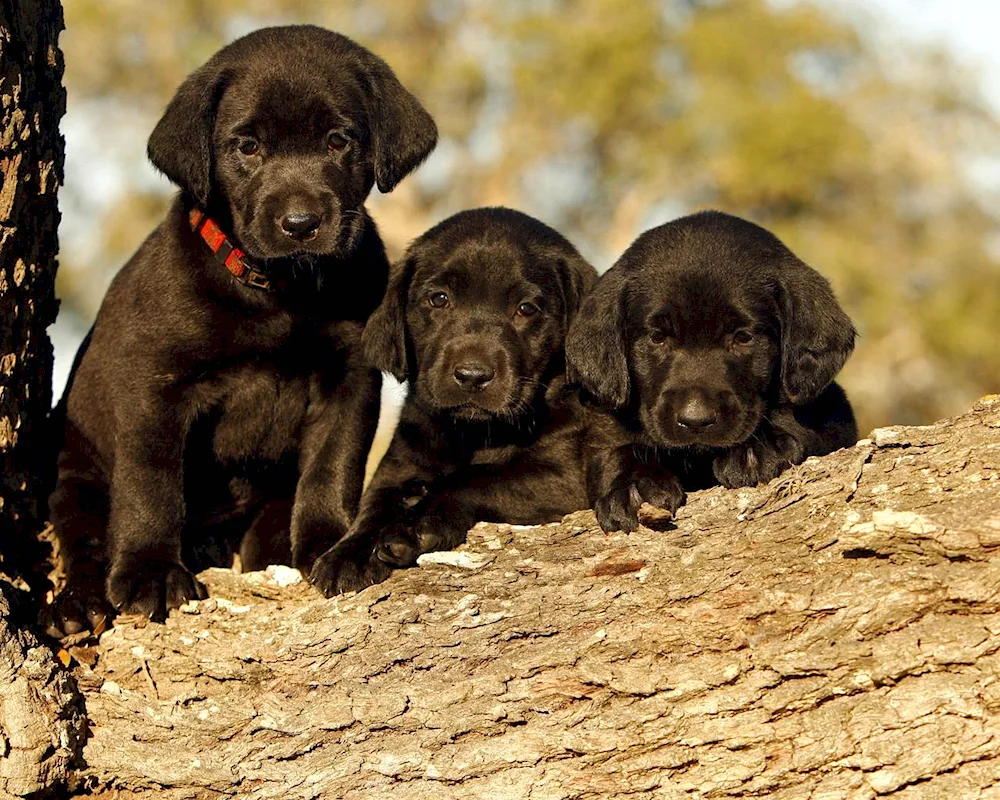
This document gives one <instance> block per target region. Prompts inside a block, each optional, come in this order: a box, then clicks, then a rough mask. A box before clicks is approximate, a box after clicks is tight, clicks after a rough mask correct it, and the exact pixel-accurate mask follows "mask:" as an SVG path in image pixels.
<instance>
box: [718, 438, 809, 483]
mask: <svg viewBox="0 0 1000 800" xmlns="http://www.w3.org/2000/svg"><path fill="white" fill-rule="evenodd" d="M804 456H805V452H804V451H803V449H802V445H800V444H799V442H798V440H797V439H794V438H793V437H791V436H784V435H782V436H778V437H776V438H771V437H767V438H764V439H761V438H758V437H754V438H751V439H748V440H747V441H745V442H741V443H740V444H738V445H736V446H735V447H731V448H729V450H727V451H726V452H725V453H723V454H722V455H721V456H718V457H717V458H716V459H715V461H713V462H712V472H713V473H715V478H716V480H718V481H719V483H721V484H722V485H723V486H725V487H727V488H729V489H735V488H737V487H739V486H756V485H757V484H759V483H767V482H768V481H770V480H773V479H774V478H777V477H778V476H779V475H780V474H781V473H782V472H784V471H785V470H786V469H788V468H789V467H791V466H792V465H794V464H801V463H802V459H803V458H804Z"/></svg>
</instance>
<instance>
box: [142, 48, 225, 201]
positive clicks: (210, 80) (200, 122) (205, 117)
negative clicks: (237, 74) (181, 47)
mask: <svg viewBox="0 0 1000 800" xmlns="http://www.w3.org/2000/svg"><path fill="white" fill-rule="evenodd" d="M228 79H229V73H228V72H227V71H224V70H220V69H219V68H218V67H216V66H214V65H212V64H211V63H209V64H206V65H205V66H203V67H202V68H201V69H199V70H197V71H196V72H193V73H192V74H191V75H189V76H188V77H187V78H186V79H185V81H184V83H182V84H181V85H180V88H178V90H177V93H176V94H175V95H174V97H173V99H172V100H171V101H170V103H169V104H168V105H167V110H166V111H164V112H163V116H162V117H161V118H160V121H159V122H158V123H156V127H155V128H153V132H152V134H150V137H149V143H148V144H147V146H146V153H147V155H148V156H149V160H150V161H152V162H153V166H154V167H156V168H157V169H158V170H159V171H160V172H162V173H163V174H164V175H166V176H167V177H168V178H170V180H172V181H173V182H174V183H176V184H177V185H178V186H180V187H181V189H183V190H184V191H185V192H187V193H188V194H189V195H191V196H192V197H194V198H195V199H196V200H197V201H198V202H199V203H200V204H201V205H206V204H207V203H208V199H209V195H210V194H211V190H212V160H213V152H212V151H213V147H212V133H213V130H214V128H215V113H216V111H217V109H218V107H219V100H220V99H221V98H222V93H223V91H224V90H225V86H226V83H227V82H228Z"/></svg>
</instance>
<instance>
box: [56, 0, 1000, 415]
mask: <svg viewBox="0 0 1000 800" xmlns="http://www.w3.org/2000/svg"><path fill="white" fill-rule="evenodd" d="M771 2H773V3H774V4H775V5H786V4H793V3H795V2H797V0H771ZM819 2H821V3H822V4H823V5H825V6H827V7H828V8H830V9H832V10H834V11H835V12H837V13H839V14H843V15H845V17H847V18H848V19H851V20H852V21H854V22H855V24H857V25H858V27H859V28H860V29H861V30H862V31H863V32H864V33H865V34H866V35H870V36H872V37H874V38H875V39H876V40H877V41H884V42H885V43H886V45H892V44H893V43H896V42H898V41H899V40H900V39H903V40H911V41H917V42H927V41H930V42H939V43H940V44H942V45H943V46H945V47H946V48H947V49H949V50H950V51H952V53H953V54H955V55H956V56H957V57H958V60H959V62H960V63H963V64H966V65H967V66H969V67H970V68H972V69H975V70H976V71H978V72H979V74H980V76H981V77H980V80H981V86H982V91H983V95H984V96H985V97H986V98H988V99H989V100H990V101H991V102H992V104H993V105H994V106H995V107H996V108H997V109H998V110H1000V46H998V38H1000V36H998V34H1000V0H819ZM887 52H891V50H887ZM85 128H86V126H83V125H74V124H73V120H72V119H69V118H68V119H67V124H65V125H64V133H65V135H66V159H67V165H66V166H67V168H66V172H67V176H68V177H69V178H70V179H73V178H74V176H80V175H82V174H84V173H86V174H87V175H88V181H93V180H95V179H96V178H99V177H100V175H99V172H100V171H98V175H95V174H94V173H95V171H94V170H93V169H89V168H86V167H87V166H89V165H88V163H87V162H89V161H91V159H90V158H89V157H88V152H89V150H88V143H87V142H86V141H85ZM138 139H141V140H144V139H145V135H142V136H139V137H138ZM91 144H93V143H91ZM91 149H92V148H91ZM91 155H92V154H91ZM148 172H149V175H150V176H152V175H153V172H152V170H151V169H150V170H149V171H148ZM989 174H990V179H991V180H993V179H995V180H997V181H998V182H1000V170H993V171H991V172H990V173H989ZM120 177H121V176H116V175H115V174H112V173H111V172H109V173H108V174H107V175H106V178H107V179H108V180H110V181H112V183H113V182H114V180H116V179H119V178H120ZM95 188H97V187H95ZM63 212H64V217H63V226H64V227H65V228H69V227H71V226H73V225H74V224H80V223H81V222H83V220H81V219H80V215H78V214H74V209H72V208H68V207H66V206H65V204H64V207H63ZM85 332H86V330H85V326H84V325H83V323H81V321H79V320H70V319H65V320H60V322H57V323H56V325H54V326H53V327H52V328H51V329H50V334H51V336H52V340H53V344H54V346H55V350H56V363H55V370H54V376H53V397H54V398H58V397H59V396H60V395H61V394H62V390H63V387H64V385H65V381H66V378H67V376H68V374H69V368H70V365H71V364H72V361H73V355H74V353H75V351H76V347H77V345H78V343H79V341H80V338H81V337H82V336H83V334H84V333H85Z"/></svg>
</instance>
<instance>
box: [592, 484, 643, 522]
mask: <svg viewBox="0 0 1000 800" xmlns="http://www.w3.org/2000/svg"><path fill="white" fill-rule="evenodd" d="M641 505H642V497H640V496H639V490H638V488H637V487H636V486H635V484H632V483H630V484H627V485H625V486H620V487H618V488H616V489H612V490H611V491H610V492H608V493H607V494H606V495H604V497H599V498H597V501H596V502H595V503H594V516H596V517H597V524H598V525H600V526H601V530H602V531H604V532H605V533H611V532H612V531H625V533H631V532H632V531H634V530H635V529H636V528H638V527H639V506H641Z"/></svg>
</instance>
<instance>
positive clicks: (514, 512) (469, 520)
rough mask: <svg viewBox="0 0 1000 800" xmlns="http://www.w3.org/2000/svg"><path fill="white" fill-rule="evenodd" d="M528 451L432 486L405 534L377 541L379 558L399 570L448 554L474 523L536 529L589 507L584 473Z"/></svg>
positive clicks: (471, 468) (572, 465) (469, 469)
mask: <svg viewBox="0 0 1000 800" xmlns="http://www.w3.org/2000/svg"><path fill="white" fill-rule="evenodd" d="M550 456H551V454H543V455H542V457H540V458H539V457H536V454H535V453H534V452H533V451H530V450H529V451H528V452H527V453H525V454H523V455H522V456H520V457H519V458H516V459H514V460H512V461H510V462H508V463H505V464H502V465H499V466H498V465H473V466H469V467H466V468H464V469H461V470H458V471H456V472H455V473H453V474H452V475H449V476H446V477H444V478H441V479H439V480H437V481H435V483H434V485H433V487H431V488H430V490H429V494H428V496H427V498H426V499H425V500H423V501H422V502H420V503H418V504H417V505H415V506H414V508H413V510H412V512H411V515H412V516H413V518H414V519H413V522H412V524H411V525H410V527H409V529H408V530H406V531H405V533H404V534H402V535H398V536H396V537H389V536H382V537H381V538H382V544H381V545H380V549H379V553H378V554H379V557H380V558H381V559H382V560H384V561H387V562H389V563H395V564H397V565H398V566H409V565H411V564H413V563H414V562H415V561H416V559H417V557H418V556H419V555H421V554H422V553H429V552H432V551H436V550H453V549H454V548H456V547H458V545H460V544H462V543H463V542H464V541H465V538H466V535H467V534H468V532H469V529H470V528H471V527H472V526H473V525H475V524H476V522H477V521H479V520H485V521H497V522H511V523H515V524H526V525H535V524H541V523H545V522H556V521H558V520H560V519H562V517H564V516H565V515H566V514H569V513H571V512H573V511H579V510H581V509H584V508H587V507H588V505H589V504H588V501H587V493H586V487H585V486H584V483H585V481H584V476H583V469H582V468H581V467H580V465H579V464H578V463H577V462H575V461H574V462H568V463H561V462H560V461H559V459H553V458H551V457H550Z"/></svg>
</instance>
